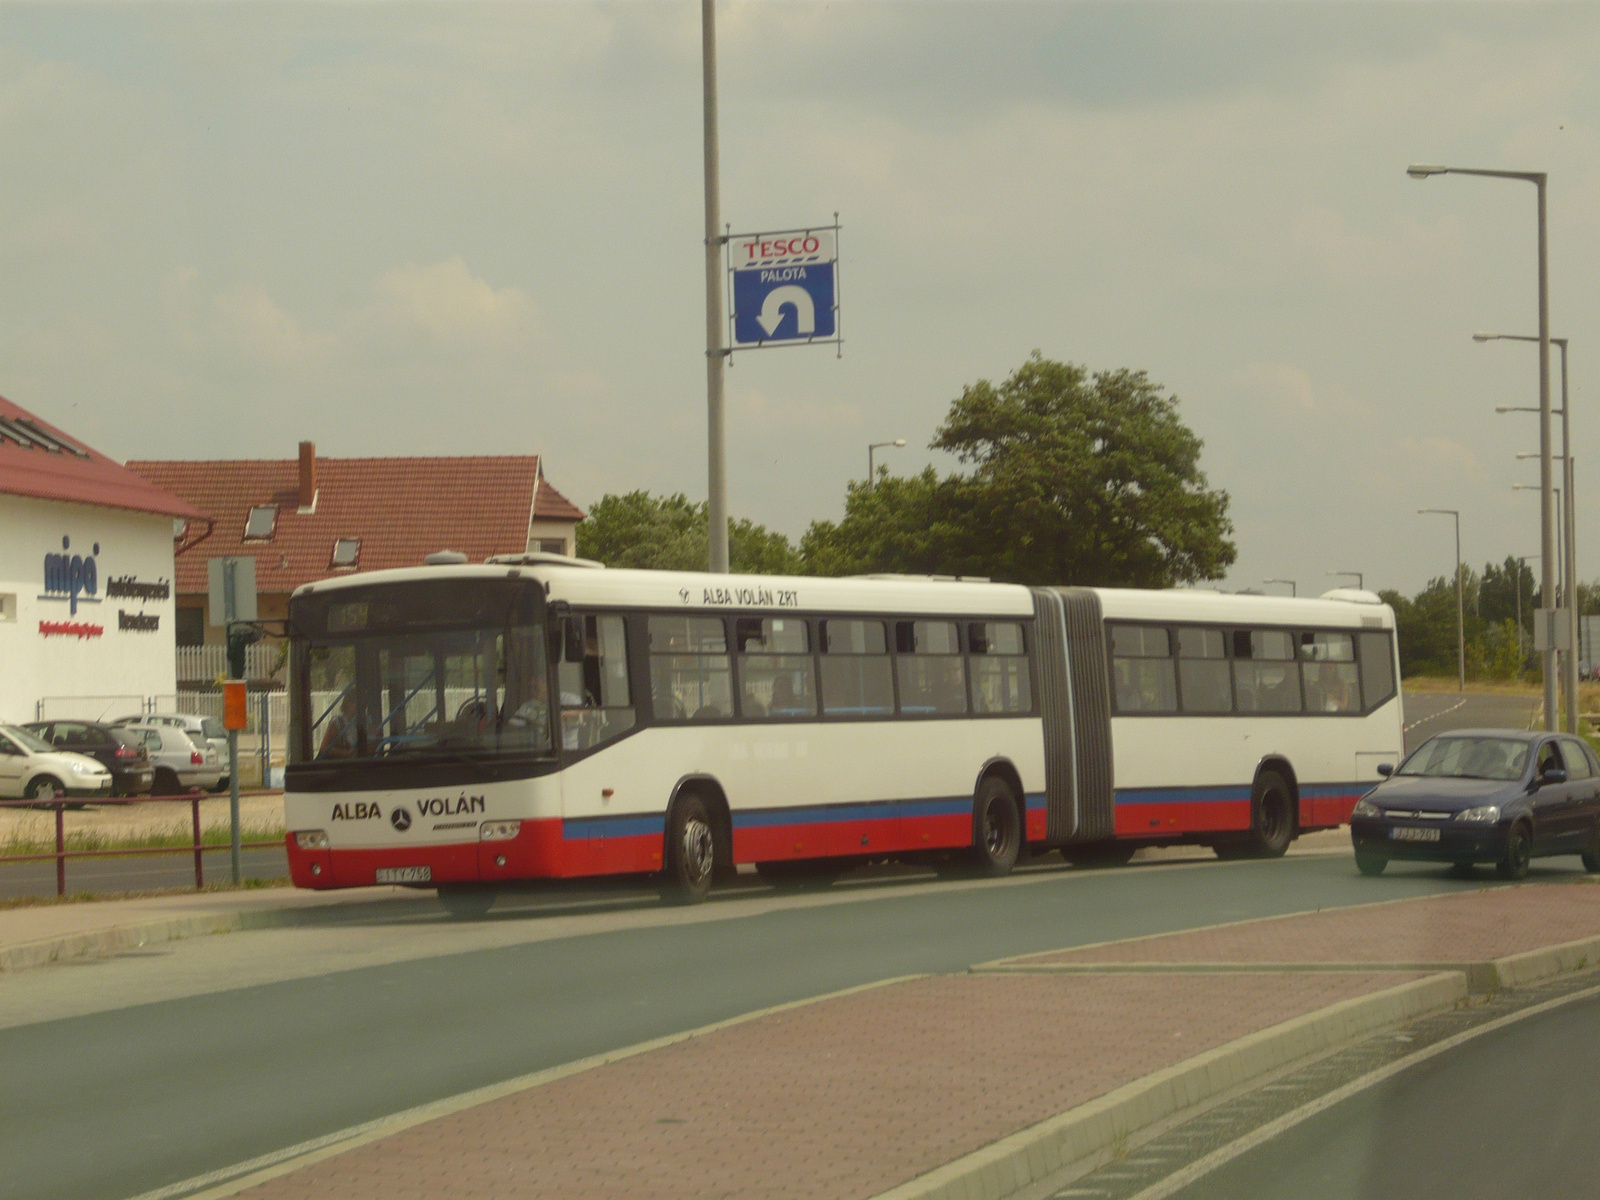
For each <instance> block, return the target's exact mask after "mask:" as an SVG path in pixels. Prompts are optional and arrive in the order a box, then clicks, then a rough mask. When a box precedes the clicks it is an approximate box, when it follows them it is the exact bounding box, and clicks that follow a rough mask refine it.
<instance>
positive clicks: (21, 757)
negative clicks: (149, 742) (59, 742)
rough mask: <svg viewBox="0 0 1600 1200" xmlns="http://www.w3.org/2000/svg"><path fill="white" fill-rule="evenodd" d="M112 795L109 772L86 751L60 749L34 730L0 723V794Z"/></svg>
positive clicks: (76, 797)
mask: <svg viewBox="0 0 1600 1200" xmlns="http://www.w3.org/2000/svg"><path fill="white" fill-rule="evenodd" d="M109 795H111V772H110V771H108V770H106V769H105V768H104V767H103V766H101V765H100V764H99V763H97V762H96V761H95V760H94V759H92V758H90V757H89V756H88V755H87V754H73V753H71V752H70V751H59V750H57V749H56V748H55V747H54V746H52V745H51V744H50V743H49V742H47V741H45V740H44V739H42V738H40V737H39V736H38V735H37V734H33V733H29V732H28V731H27V730H26V729H19V728H17V727H16V726H15V725H0V797H4V798H5V799H7V800H49V799H50V798H51V797H53V796H66V797H69V798H71V799H73V800H97V799H100V798H102V797H105V796H109Z"/></svg>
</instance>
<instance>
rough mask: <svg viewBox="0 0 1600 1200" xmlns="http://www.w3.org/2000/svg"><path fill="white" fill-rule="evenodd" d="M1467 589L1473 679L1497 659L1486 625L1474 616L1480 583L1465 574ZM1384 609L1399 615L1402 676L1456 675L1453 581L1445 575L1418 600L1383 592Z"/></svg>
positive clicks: (1396, 619)
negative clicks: (1386, 606)
mask: <svg viewBox="0 0 1600 1200" xmlns="http://www.w3.org/2000/svg"><path fill="white" fill-rule="evenodd" d="M1463 583H1464V584H1465V585H1466V586H1465V588H1464V589H1463V590H1464V592H1465V600H1466V614H1465V615H1466V620H1465V621H1464V622H1463V626H1464V628H1465V631H1466V643H1467V659H1468V667H1469V668H1474V664H1476V667H1475V669H1472V670H1471V672H1470V673H1472V674H1480V673H1482V671H1483V670H1484V669H1485V664H1486V663H1487V662H1489V661H1490V659H1491V658H1492V656H1493V654H1492V647H1490V646H1488V645H1487V644H1486V643H1485V641H1484V622H1483V619H1482V618H1480V617H1479V616H1478V615H1477V614H1476V613H1474V612H1473V610H1472V605H1473V599H1474V594H1475V591H1476V588H1477V584H1478V581H1477V578H1476V576H1474V575H1473V574H1471V573H1470V572H1464V578H1463ZM1378 595H1379V596H1380V597H1382V599H1383V601H1384V603H1386V604H1387V605H1389V607H1390V608H1392V609H1394V619H1395V633H1396V636H1397V637H1398V638H1399V641H1400V674H1402V675H1406V676H1410V675H1454V674H1455V673H1456V670H1457V655H1456V585H1455V581H1454V580H1453V579H1451V578H1449V577H1448V576H1445V575H1441V576H1439V577H1438V578H1437V579H1431V580H1429V581H1428V586H1427V587H1425V588H1423V589H1422V590H1421V591H1420V592H1418V593H1417V594H1416V596H1415V598H1413V599H1410V600H1408V599H1406V597H1404V596H1402V595H1401V594H1400V593H1399V592H1395V591H1384V592H1379V593H1378Z"/></svg>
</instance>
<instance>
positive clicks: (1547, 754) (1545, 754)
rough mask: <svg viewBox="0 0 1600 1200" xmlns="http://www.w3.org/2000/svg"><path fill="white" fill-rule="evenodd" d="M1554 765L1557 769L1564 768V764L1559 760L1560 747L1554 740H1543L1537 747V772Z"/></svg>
mask: <svg viewBox="0 0 1600 1200" xmlns="http://www.w3.org/2000/svg"><path fill="white" fill-rule="evenodd" d="M1552 767H1554V768H1555V769H1556V770H1558V771H1564V770H1566V769H1567V768H1566V764H1565V763H1564V762H1562V761H1561V748H1560V747H1559V746H1557V745H1556V744H1555V743H1554V742H1545V743H1544V744H1543V745H1541V746H1540V747H1539V774H1541V775H1543V774H1544V773H1545V772H1546V771H1548V770H1550V769H1551V768H1552Z"/></svg>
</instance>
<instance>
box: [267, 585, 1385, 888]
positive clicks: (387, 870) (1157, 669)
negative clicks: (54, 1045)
mask: <svg viewBox="0 0 1600 1200" xmlns="http://www.w3.org/2000/svg"><path fill="white" fill-rule="evenodd" d="M1334 595H1335V597H1338V596H1340V595H1341V594H1340V593H1335V594H1334ZM1342 595H1343V596H1344V597H1345V598H1333V599H1325V600H1320V601H1312V600H1302V601H1296V600H1278V599H1273V598H1267V597H1250V596H1228V595H1222V594H1219V593H1214V592H1204V591H1165V592H1138V591H1125V590H1115V589H1077V588H1072V589H1032V588H1026V587H1021V586H1013V585H1003V584H991V583H982V582H968V581H937V580H928V579H917V578H870V579H820V578H819V579H811V578H779V577H760V576H755V577H752V576H713V575H703V574H691V573H676V572H656V571H627V570H607V569H598V568H593V567H585V566H582V565H578V564H570V563H561V562H552V561H548V560H547V559H545V558H542V557H541V556H529V557H528V559H526V560H522V561H513V562H496V563H492V564H486V565H481V566H439V567H424V568H419V569H415V570H404V571H385V572H373V573H368V574H356V575H350V576H346V577H343V578H340V579H334V580H327V581H324V582H320V583H317V584H313V585H308V586H307V587H305V588H302V589H300V590H299V591H298V592H296V594H295V597H294V599H293V601H292V603H291V609H290V633H291V644H292V654H291V681H290V688H291V700H290V709H291V719H290V724H291V763H290V766H289V768H288V779H287V790H286V795H285V813H286V819H287V828H288V829H289V831H290V832H289V834H288V838H287V841H288V849H289V860H290V866H291V873H292V876H293V878H294V880H295V882H296V883H297V884H298V885H300V886H305V887H316V888H327V887H349V886H361V885H371V884H373V883H374V882H402V883H413V884H424V885H428V884H431V885H441V884H446V885H449V884H463V885H477V886H480V887H482V886H484V885H493V884H495V883H498V882H503V881H510V880H515V879H523V878H536V877H571V876H583V875H602V874H617V873H627V872H654V871H660V870H663V869H667V870H669V871H670V870H671V868H672V866H673V861H672V860H673V853H674V851H673V842H672V839H671V838H670V837H669V836H668V832H669V830H671V829H672V828H673V820H674V812H675V811H676V809H677V807H678V806H679V805H681V804H683V803H684V802H685V798H686V797H696V798H697V799H698V801H699V803H700V804H701V805H702V807H703V808H704V810H705V811H706V813H707V818H706V819H707V822H708V824H709V825H710V826H712V827H713V833H714V838H715V854H716V865H717V868H718V870H719V871H727V870H731V869H732V868H733V867H734V866H735V865H736V864H738V863H749V862H754V863H757V864H758V865H764V866H771V865H772V864H782V863H791V864H792V863H795V862H801V863H811V864H815V863H817V862H818V860H827V861H828V862H831V863H833V864H834V865H836V866H837V865H841V864H846V863H849V862H853V861H854V862H859V861H863V860H872V859H887V858H926V857H929V856H936V855H945V856H948V855H950V854H952V853H960V852H967V851H969V850H972V852H974V853H977V854H979V856H980V857H981V852H982V843H983V841H984V838H985V833H984V828H985V826H984V821H983V820H980V819H978V817H977V816H975V799H977V798H978V797H979V796H980V793H982V794H986V795H1000V796H1006V797H1009V799H1010V802H1011V803H1013V804H1014V805H1015V809H1016V818H1017V831H1016V832H1017V834H1018V835H1019V836H1018V839H1017V840H1018V841H1025V842H1026V844H1027V845H1028V846H1029V847H1031V848H1033V849H1035V850H1039V849H1044V848H1048V847H1051V846H1060V847H1063V848H1064V852H1067V853H1070V852H1071V851H1073V850H1074V849H1081V848H1083V847H1085V846H1089V847H1093V846H1103V845H1106V844H1108V843H1112V842H1113V841H1114V840H1115V841H1121V840H1124V839H1126V841H1127V843H1128V845H1129V846H1136V845H1142V844H1157V843H1165V842H1175V841H1201V842H1207V841H1210V842H1217V843H1219V844H1222V845H1233V844H1234V842H1235V841H1239V840H1240V839H1244V841H1240V844H1241V845H1244V844H1246V843H1247V842H1248V839H1249V838H1251V837H1252V836H1257V835H1259V834H1260V833H1261V827H1262V825H1263V821H1264V820H1265V818H1264V817H1263V816H1262V806H1263V804H1264V803H1266V804H1268V805H1269V807H1270V803H1271V802H1270V798H1269V800H1266V801H1264V800H1263V796H1262V794H1261V787H1262V780H1263V779H1265V780H1266V781H1267V783H1268V784H1269V785H1270V784H1271V782H1272V780H1273V779H1274V778H1277V779H1279V780H1280V781H1281V787H1280V790H1282V791H1283V792H1284V793H1285V796H1284V799H1285V801H1286V802H1287V803H1289V804H1290V805H1292V808H1291V809H1290V810H1288V815H1287V818H1286V819H1287V820H1288V821H1289V823H1290V824H1291V825H1292V826H1293V828H1292V829H1291V830H1290V831H1289V833H1290V835H1292V834H1293V833H1297V832H1303V831H1304V830H1307V829H1311V828H1319V827H1327V826H1332V825H1337V824H1339V823H1341V822H1343V821H1344V820H1346V819H1348V815H1349V810H1350V808H1351V807H1352V806H1353V804H1354V803H1355V800H1356V798H1357V796H1358V795H1359V793H1360V792H1361V791H1363V790H1365V789H1366V788H1367V787H1369V786H1371V782H1370V781H1371V780H1373V779H1376V778H1377V776H1376V765H1377V763H1379V762H1385V761H1387V762H1393V761H1396V760H1397V758H1398V755H1399V752H1400V748H1401V734H1400V730H1401V722H1400V701H1399V697H1398V689H1397V686H1396V685H1397V681H1398V674H1397V671H1396V664H1395V658H1394V647H1393V615H1392V613H1391V612H1390V611H1389V609H1388V608H1387V607H1385V606H1383V605H1382V604H1380V603H1378V602H1376V598H1375V597H1369V596H1368V595H1367V594H1366V593H1343V594H1342ZM1124 627H1126V628H1128V629H1134V630H1136V631H1137V632H1135V633H1132V634H1129V633H1127V632H1126V630H1125V629H1124ZM1119 630H1122V631H1121V632H1119ZM1180 631H1188V632H1180ZM1196 631H1200V632H1196ZM1207 631H1209V632H1207ZM1363 632H1365V633H1368V634H1377V635H1381V639H1382V650H1383V659H1382V662H1383V665H1382V666H1381V667H1380V666H1378V665H1376V663H1377V660H1376V658H1375V655H1376V654H1377V650H1378V644H1377V642H1376V641H1374V640H1373V639H1371V638H1369V639H1368V641H1367V642H1366V643H1362V642H1360V641H1359V638H1360V635H1361V634H1362V633H1363ZM1219 638H1221V639H1223V641H1222V642H1221V643H1219V642H1218V639H1219ZM1252 638H1254V639H1255V640H1254V641H1253V642H1252V640H1251V639H1252ZM1286 639H1287V640H1286ZM1180 643H1181V644H1180ZM1219 644H1220V645H1221V646H1222V650H1223V652H1224V653H1223V657H1222V658H1221V659H1219V660H1216V661H1219V662H1221V663H1222V664H1223V666H1222V667H1221V669H1220V670H1219V669H1218V667H1217V666H1216V665H1215V662H1213V663H1211V664H1202V666H1200V667H1195V666H1194V664H1193V663H1192V662H1190V661H1189V660H1188V659H1187V658H1184V657H1182V655H1185V654H1191V653H1200V652H1203V651H1207V650H1215V649H1216V648H1217V646H1218V645H1219ZM1130 646H1131V647H1132V648H1133V649H1134V650H1137V651H1138V658H1137V661H1133V660H1126V659H1125V656H1123V655H1122V654H1119V653H1118V652H1119V651H1127V650H1128V649H1129V647H1130ZM1286 646H1288V647H1291V648H1290V650H1289V651H1288V653H1289V657H1288V658H1286V659H1284V658H1280V659H1269V658H1263V657H1261V656H1262V655H1265V654H1267V653H1269V652H1271V653H1282V652H1284V648H1285V647H1286ZM1163 647H1165V654H1166V658H1165V660H1163V659H1162V657H1161V655H1160V654H1158V653H1157V651H1160V650H1162V649H1163ZM1252 654H1254V655H1255V656H1256V657H1254V658H1253V657H1252ZM1362 654H1365V655H1366V658H1365V659H1362V658H1361V656H1362ZM1163 662H1164V663H1165V665H1163ZM1130 663H1131V665H1130ZM1325 663H1326V664H1327V665H1324V664H1325ZM1321 672H1327V673H1328V676H1327V677H1328V679H1329V680H1330V681H1331V682H1330V683H1329V685H1328V688H1324V687H1323V675H1322V674H1321ZM1225 676H1226V678H1227V680H1228V682H1227V683H1226V685H1224V684H1222V683H1221V682H1219V681H1221V680H1223V678H1224V677H1225ZM1169 677H1170V679H1171V681H1172V682H1171V685H1170V687H1168V685H1167V684H1166V682H1165V681H1166V680H1167V679H1168V678H1169ZM1385 678H1386V679H1387V682H1386V683H1385ZM1291 679H1292V684H1293V688H1294V689H1295V691H1294V695H1295V697H1297V698H1298V699H1297V704H1298V705H1299V707H1300V711H1299V712H1252V713H1237V712H1230V713H1228V714H1226V715H1222V714H1217V715H1210V714H1197V713H1194V712H1184V711H1181V710H1180V707H1179V701H1180V699H1184V698H1187V699H1190V700H1191V701H1193V698H1194V697H1196V696H1201V692H1200V691H1199V690H1196V689H1197V688H1199V686H1200V685H1199V684H1197V683H1196V682H1195V681H1196V680H1201V681H1209V686H1210V687H1211V688H1212V691H1213V692H1216V689H1217V688H1219V687H1224V686H1225V687H1226V690H1227V691H1228V695H1229V696H1230V698H1231V699H1230V703H1232V702H1237V703H1238V704H1241V705H1251V706H1255V705H1258V704H1259V703H1261V702H1262V697H1264V696H1266V695H1267V692H1268V690H1269V689H1268V688H1266V687H1265V686H1264V685H1263V686H1258V685H1262V684H1263V681H1266V683H1268V684H1271V685H1272V686H1273V687H1275V688H1276V689H1277V691H1278V693H1280V695H1279V696H1278V698H1277V699H1276V700H1274V701H1273V703H1276V704H1279V705H1280V706H1281V705H1284V704H1286V703H1287V701H1286V700H1285V699H1284V697H1286V696H1287V695H1288V692H1287V691H1286V690H1285V689H1286V688H1287V687H1288V686H1289V682H1290V681H1291ZM1341 680H1342V681H1343V683H1344V691H1343V693H1340V692H1339V688H1338V686H1337V685H1338V684H1339V683H1340V681H1341ZM1351 680H1354V681H1355V687H1356V689H1357V691H1358V694H1357V696H1356V698H1355V700H1354V701H1353V702H1352V701H1351V699H1350V696H1349V684H1350V681H1351ZM1363 681H1367V685H1368V692H1367V694H1366V695H1365V696H1364V697H1363V696H1362V695H1360V694H1359V689H1360V687H1361V686H1362V683H1363ZM1140 688H1142V689H1144V690H1143V691H1140V690H1139V689H1140ZM1164 689H1165V690H1164ZM1185 689H1187V690H1185ZM1330 689H1331V690H1330ZM1385 689H1386V690H1387V694H1386V695H1385V694H1382V693H1383V692H1384V691H1385ZM1169 693H1170V694H1169ZM1325 693H1326V694H1325ZM1217 694H1219V695H1220V693H1217ZM1330 695H1331V696H1334V698H1333V699H1329V696H1330ZM1202 698H1203V697H1202ZM552 699H553V701H554V703H553V704H551V705H549V709H548V711H547V712H546V713H545V715H541V714H540V706H541V705H544V704H546V703H547V701H548V700H552ZM1212 702H1213V703H1215V696H1213V697H1212ZM1307 703H1314V704H1316V705H1318V706H1319V708H1323V709H1324V710H1322V711H1314V712H1306V711H1304V708H1305V705H1306V704H1307ZM1335 703H1337V704H1339V705H1340V706H1341V707H1339V708H1337V709H1334V708H1327V707H1326V706H1328V705H1333V704H1335ZM1130 706H1131V708H1130ZM986 788H987V789H988V792H985V789H986ZM1269 790H1270V789H1269ZM1258 840H1259V838H1258ZM975 842H976V843H978V845H977V847H976V848H974V843H975ZM1001 849H1002V851H1004V850H1005V848H1004V847H1002V848H1001ZM1017 849H1018V847H1017V846H1015V845H1013V846H1011V847H1010V849H1009V851H1005V853H1002V857H1005V855H1006V854H1007V853H1008V854H1009V858H1007V860H1006V861H1005V862H1004V863H1003V864H1000V865H1002V866H1003V867H1009V865H1010V860H1011V859H1014V858H1015V855H1016V851H1017ZM1268 852H1281V848H1279V849H1277V850H1275V851H1270V850H1269V851H1268ZM991 857H992V856H991ZM990 865H991V867H992V866H994V865H995V864H993V863H991V864H990Z"/></svg>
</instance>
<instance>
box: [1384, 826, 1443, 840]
mask: <svg viewBox="0 0 1600 1200" xmlns="http://www.w3.org/2000/svg"><path fill="white" fill-rule="evenodd" d="M1389 840H1390V841H1395V842H1437V841H1438V840H1439V831H1438V830H1437V829H1412V828H1410V827H1408V826H1404V825H1396V826H1395V827H1394V828H1392V829H1390V830H1389Z"/></svg>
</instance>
